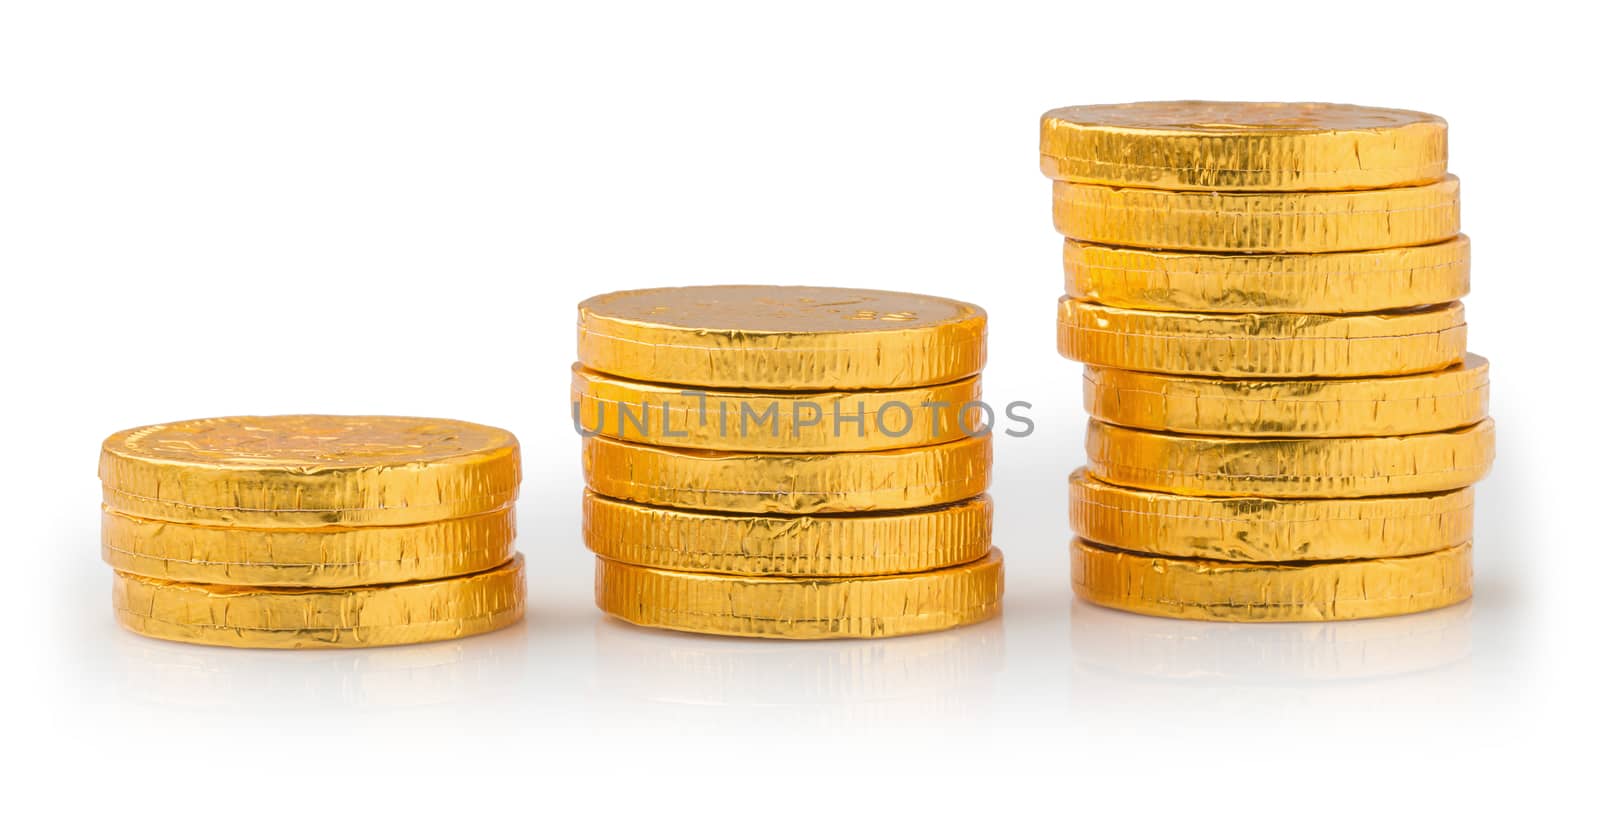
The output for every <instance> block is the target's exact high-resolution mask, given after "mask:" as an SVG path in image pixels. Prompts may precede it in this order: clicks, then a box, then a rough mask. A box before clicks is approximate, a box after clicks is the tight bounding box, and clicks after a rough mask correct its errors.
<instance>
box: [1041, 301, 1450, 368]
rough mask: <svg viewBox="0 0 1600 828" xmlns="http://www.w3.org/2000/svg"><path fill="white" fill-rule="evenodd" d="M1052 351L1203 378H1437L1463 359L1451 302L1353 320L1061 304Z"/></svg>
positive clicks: (1096, 361)
mask: <svg viewBox="0 0 1600 828" xmlns="http://www.w3.org/2000/svg"><path fill="white" fill-rule="evenodd" d="M1056 344H1057V348H1058V350H1060V352H1061V355H1062V356H1065V357H1066V358H1067V359H1072V360H1077V361H1078V362H1085V363H1088V364H1090V365H1104V366H1107V367H1111V368H1124V369H1127V370H1130V371H1150V372H1153V373H1160V374H1190V375H1196V376H1211V377H1368V376H1387V375H1395V374H1417V373H1422V372H1425V371H1437V370H1439V369H1441V368H1446V367H1449V366H1451V365H1454V364H1455V363H1457V362H1460V361H1461V360H1462V358H1463V357H1464V356H1465V355H1466V352H1467V323H1466V311H1465V309H1464V308H1462V306H1461V303H1460V302H1451V303H1450V304H1448V305H1437V306H1434V307H1431V308H1423V309H1419V310H1416V311H1408V312H1400V313H1376V314H1361V315H1350V316H1340V315H1326V314H1309V313H1173V312H1169V311H1147V310H1128V309H1126V308H1110V307H1106V306H1104V305H1093V304H1089V303H1087V302H1079V301H1078V300H1076V299H1070V298H1063V299H1062V300H1061V303H1060V305H1059V308H1058V316H1057V334H1056Z"/></svg>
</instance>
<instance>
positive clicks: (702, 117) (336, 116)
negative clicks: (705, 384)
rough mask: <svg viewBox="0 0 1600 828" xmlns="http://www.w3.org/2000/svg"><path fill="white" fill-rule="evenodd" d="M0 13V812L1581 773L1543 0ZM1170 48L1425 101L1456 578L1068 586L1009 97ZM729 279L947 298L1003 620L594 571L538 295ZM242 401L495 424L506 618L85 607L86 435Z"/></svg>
mask: <svg viewBox="0 0 1600 828" xmlns="http://www.w3.org/2000/svg"><path fill="white" fill-rule="evenodd" d="M3 8H4V11H3V12H0V274H3V276H4V287H3V296H4V305H3V307H4V309H5V313H4V321H3V328H0V336H3V337H4V341H3V347H4V366H5V376H4V387H5V389H6V397H7V400H6V405H5V411H4V417H5V423H4V424H5V429H4V435H5V446H4V449H3V455H0V456H3V458H4V460H5V462H4V464H3V467H0V481H3V483H0V485H3V487H4V490H3V495H4V499H3V502H4V504H5V509H6V517H7V520H6V522H5V524H4V525H5V544H4V553H5V559H6V561H7V564H6V569H5V573H6V577H7V580H6V581H5V582H4V584H3V587H0V589H3V593H0V594H3V596H4V597H3V600H0V606H3V607H4V609H3V612H4V617H5V621H6V624H5V628H4V629H5V631H6V642H5V647H6V648H7V651H8V652H9V653H11V655H9V656H7V666H6V668H5V669H6V673H5V676H6V678H5V681H4V682H3V685H0V686H3V690H0V695H3V702H4V708H3V709H4V715H5V739H4V742H3V745H4V749H3V750H0V761H3V762H5V763H8V764H10V765H12V766H13V767H12V768H10V769H9V770H8V771H7V772H6V773H5V776H6V778H7V779H8V782H9V783H10V784H8V785H7V787H8V788H11V790H12V791H13V795H12V796H10V797H8V798H6V799H5V800H4V802H3V803H0V808H6V809H18V810H21V811H24V812H26V811H30V810H32V811H33V812H34V813H35V814H36V815H44V816H49V815H58V814H65V813H72V814H85V815H90V816H100V817H105V818H110V819H115V820H116V821H117V822H118V823H125V824H143V823H152V824H155V823H168V824H170V823H173V822H177V823H180V824H184V823H201V822H205V823H211V824H216V823H219V822H222V821H224V820H225V821H226V822H228V823H230V824H235V823H239V824H247V823H255V822H268V823H272V824H277V825H285V824H301V823H304V824H323V823H324V822H326V821H327V820H330V819H332V818H335V817H339V818H349V819H362V820H363V823H362V824H377V820H380V819H389V820H391V821H400V822H405V823H413V822H416V823H420V822H425V821H426V822H433V823H435V824H438V823H440V822H441V821H443V820H449V821H450V823H451V824H455V825H464V824H472V822H473V821H477V822H478V823H479V824H485V825H489V824H505V823H507V822H510V821H513V820H515V821H518V822H522V821H527V822H534V821H537V820H541V819H544V820H549V819H560V820H563V822H565V823H566V824H571V823H572V822H576V821H577V820H580V819H599V820H604V821H611V820H614V819H616V818H620V817H622V816H624V815H639V816H641V817H642V818H647V819H649V820H650V821H651V822H652V823H654V822H657V821H659V822H666V823H669V824H671V823H676V822H680V821H709V820H708V819H707V818H708V817H710V816H711V815H713V814H717V815H720V816H722V817H723V818H722V819H719V820H718V821H722V822H731V821H732V820H739V821H740V822H743V823H745V824H767V823H773V822H789V821H805V822H808V823H810V824H832V823H833V822H835V821H837V822H843V823H853V822H857V821H861V820H863V819H865V818H868V817H871V818H874V819H875V820H876V821H879V822H880V823H882V822H887V821H888V820H891V819H892V820H895V821H896V823H904V824H910V823H913V822H916V823H920V822H948V821H956V820H966V821H971V820H977V819H983V820H985V821H986V822H995V821H1003V822H1007V823H1015V822H1019V821H1020V820H1021V819H1022V818H1028V819H1039V820H1049V821H1051V822H1067V821H1073V822H1078V823H1080V824H1090V823H1089V821H1090V820H1101V819H1115V820H1116V822H1117V823H1126V822H1135V823H1143V822H1150V821H1153V820H1155V819H1157V818H1173V819H1181V820H1183V821H1186V822H1188V821H1193V822H1213V821H1216V822H1229V823H1243V824H1275V823H1284V822H1293V823H1315V822H1338V823H1340V824H1349V823H1352V822H1354V823H1357V824H1360V823H1366V822H1375V823H1383V822H1389V821H1393V820H1398V819H1402V818H1415V819H1421V818H1426V819H1427V820H1428V821H1429V823H1437V822H1440V821H1442V820H1444V819H1445V818H1448V817H1452V816H1458V815H1459V816H1469V817H1476V818H1478V819H1485V818H1488V817H1493V816H1499V815H1522V816H1527V815H1528V814H1530V813H1536V812H1540V811H1546V810H1550V809H1554V808H1556V807H1558V806H1560V805H1562V804H1567V803H1570V801H1571V800H1572V799H1573V798H1574V797H1577V796H1580V795H1584V794H1586V793H1587V788H1589V787H1590V786H1591V785H1592V783H1591V776H1592V771H1593V766H1592V758H1585V757H1587V756H1588V753H1589V751H1590V749H1591V741H1592V739H1593V738H1594V737H1595V736H1596V735H1597V734H1596V730H1595V724H1596V722H1595V718H1594V713H1593V710H1594V704H1593V699H1594V693H1595V681H1596V678H1597V676H1596V668H1595V663H1594V660H1595V656H1596V647H1595V642H1594V637H1593V626H1592V619H1593V618H1595V610H1594V606H1595V600H1596V596H1595V584H1596V580H1595V576H1594V574H1593V573H1594V567H1595V562H1594V554H1595V553H1596V549H1595V539H1594V533H1593V531H1592V530H1591V529H1590V527H1591V526H1592V525H1593V519H1592V515H1593V513H1594V511H1595V509H1594V498H1595V489H1594V485H1593V483H1594V480H1595V471H1594V470H1595V467H1596V462H1597V459H1600V458H1597V457H1596V452H1595V450H1594V444H1593V442H1592V440H1593V439H1594V437H1593V435H1594V433H1595V432H1594V430H1593V427H1592V425H1591V423H1590V413H1591V412H1592V411H1593V410H1594V408H1593V404H1594V402H1593V401H1594V396H1593V393H1592V391H1591V387H1590V382H1589V377H1588V374H1587V371H1586V370H1585V369H1586V368H1587V365H1588V360H1589V349H1588V348H1587V347H1585V345H1586V343H1587V342H1589V341H1591V337H1592V336H1593V333H1594V329H1595V326H1596V324H1595V322H1594V321H1593V320H1594V317H1593V315H1592V308H1593V307H1594V305H1595V301H1596V299H1597V298H1600V297H1597V296H1596V293H1597V289H1596V280H1597V277H1600V274H1597V273H1596V272H1595V266H1594V262H1595V256H1594V253H1593V249H1594V248H1593V245H1594V244H1596V238H1595V233H1594V232H1593V228H1594V226H1595V201H1594V190H1593V187H1594V177H1593V174H1592V173H1593V169H1592V167H1593V163H1594V158H1595V149H1594V147H1593V146H1592V145H1593V142H1594V140H1595V138H1596V136H1597V135H1600V124H1597V123H1596V115H1595V112H1596V110H1595V107H1594V105H1593V104H1592V102H1591V100H1590V93H1591V92H1592V88H1591V87H1592V84H1593V80H1594V76H1593V72H1592V70H1593V44H1592V43H1591V42H1590V41H1589V40H1588V34H1589V32H1588V29H1587V27H1586V26H1585V25H1584V24H1582V23H1581V22H1579V21H1577V20H1574V19H1567V18H1564V17H1562V16H1560V15H1559V14H1557V13H1555V12H1553V11H1551V10H1548V9H1541V8H1540V7H1539V6H1538V4H1534V3H1518V4H1514V5H1510V6H1490V5H1482V4H1467V3H1452V4H1441V5H1439V6H1436V7H1421V6H1419V7H1416V8H1412V7H1409V6H1407V5H1405V4H1402V3H1395V2H1383V3H1360V2H1344V3H1337V4H1334V3H1288V2H1284V3H1262V4H1250V3H1228V4H1203V3H1193V2H1189V3H1157V2H1143V3H1114V2H1106V3H1097V4H1072V3H1050V4H1039V5H1037V6H1022V5H1017V6H1007V5H996V4H960V5H953V6H944V5H943V4H928V3H919V4H907V5H904V6H898V7H891V6H882V7H879V6H868V5H865V4H855V3H845V4H833V3H818V2H812V3H804V4H794V5H792V6H776V7H763V6H760V5H758V4H727V5H724V6H715V7H714V6H703V7H702V6H694V7H690V6H688V5H685V4H637V5H631V4H616V3H604V4H601V3H595V4H577V3H574V4H561V5H557V4H536V3H523V4H517V3H504V4H496V3H436V4H434V3H410V2H387V3H370V4H363V3H345V2H307V3H302V2H277V3H249V4H237V3H221V2H195V3H164V2H161V3H106V4H99V5H96V4H86V3H74V2H53V3H7V4H5V5H4V7H3ZM1478 8H1482V9H1484V11H1476V10H1475V9H1478ZM1181 97H1204V98H1217V99H1261V100H1273V99H1277V100H1333V101H1344V102H1357V103H1368V104H1374V105H1385V106H1398V107H1408V108H1417V109H1424V110H1428V111H1432V112H1437V113H1439V114H1442V115H1444V116H1445V117H1447V118H1448V119H1449V121H1450V124H1451V132H1450V144H1451V163H1450V166H1451V170H1452V171H1453V172H1455V173H1456V174H1458V175H1459V176H1460V177H1461V179H1462V182H1463V199H1464V210H1463V215H1464V223H1465V229H1466V231H1467V232H1468V233H1470V234H1471V235H1472V238H1473V253H1474V268H1473V270H1474V290H1473V294H1472V296H1471V298H1470V299H1469V301H1468V311H1469V319H1470V325H1471V347H1472V349H1473V350H1474V351H1476V352H1479V353H1482V354H1485V355H1486V356H1488V357H1489V358H1490V360H1491V362H1492V364H1493V372H1492V373H1493V382H1494V400H1495V401H1494V413H1495V416H1496V419H1497V420H1498V423H1499V461H1498V464H1497V467H1496V469H1495V471H1494V473H1493V476H1492V477H1491V478H1490V479H1489V480H1488V481H1487V482H1486V483H1484V484H1483V486H1482V488H1481V490H1480V492H1479V496H1478V502H1479V504H1480V506H1479V514H1478V529H1477V535H1478V546H1477V558H1478V569H1479V576H1478V581H1477V587H1478V597H1477V598H1476V599H1475V600H1474V601H1473V602H1472V603H1471V604H1469V605H1465V606H1462V607H1459V608H1456V609H1453V610H1449V611H1445V612H1440V613H1432V614H1427V615H1422V616H1416V617H1412V618H1404V619H1392V620H1385V621H1377V622H1371V623H1348V624H1341V625H1286V626H1285V625H1278V626H1230V625H1208V624H1201V623H1179V622H1165V621H1160V620H1153V619H1146V618H1140V617H1137V616H1131V615H1123V614H1118V613H1113V612H1107V611H1102V610H1098V609H1095V608H1093V607H1089V606H1085V605H1082V604H1079V603H1075V602H1074V601H1073V599H1072V597H1071V594H1070V592H1069V589H1068V584H1067V567H1066V539H1067V529H1066V510H1065V503H1066V494H1065V480H1066V474H1067V472H1068V470H1069V469H1071V468H1072V467H1074V466H1076V465H1078V464H1079V463H1080V462H1081V460H1082V448H1081V440H1082V432H1083V423H1084V416H1083V414H1082V413H1081V411H1080V408H1079V392H1078V379H1077V376H1078V369H1077V366H1075V365H1073V364H1070V363H1068V362H1066V361H1065V360H1063V359H1061V358H1060V357H1059V356H1057V355H1056V353H1055V350H1054V343H1053V337H1054V321H1053V320H1054V315H1055V299H1056V296H1057V295H1058V294H1059V293H1060V291H1061V275H1060V264H1059V244H1060V242H1059V240H1058V239H1057V237H1056V236H1055V235H1054V234H1053V232H1052V230H1051V226H1050V216H1049V187H1048V184H1047V182H1046V181H1045V179H1044V178H1042V177H1041V176H1040V175H1039V173H1038V170H1037V166H1036V163H1037V162H1036V147H1037V144H1036V141H1037V133H1036V130H1037V118H1038V116H1039V114H1040V113H1041V112H1043V111H1044V110H1046V109H1048V108H1051V107H1055V106H1062V105H1066V104H1071V103H1094V102H1113V101H1121V100H1140V99H1169V98H1181ZM727 282H770V283H811V284H839V285H853V286H871V287H880V288H892V289H904V290H913V291H921V292H928V293H936V294H944V295H949V296H954V297H959V298H962V299H967V300H971V301H974V302H977V303H979V304H982V305H984V306H985V307H986V308H987V309H988V311H989V313H990V316H991V319H992V332H991V337H990V341H991V357H990V367H989V369H988V372H987V374H986V390H987V393H988V396H989V397H990V399H991V400H1009V399H1016V398H1024V399H1028V400H1031V401H1033V402H1034V403H1035V406H1036V408H1035V414H1036V418H1037V420H1038V421H1039V430H1038V432H1037V433H1036V434H1035V435H1034V436H1033V437H1031V438H1029V439H1026V440H1015V439H1003V438H1002V439H1001V440H1000V441H999V445H998V457H997V461H996V470H995V471H996V477H997V483H996V485H995V488H994V494H995V496H996V499H997V502H998V508H999V523H998V528H997V530H996V534H997V541H998V543H999V544H1000V545H1001V546H1002V547H1003V548H1004V549H1005V551H1006V553H1007V564H1008V570H1009V572H1008V574H1009V592H1008V595H1007V599H1006V603H1007V607H1006V613H1005V616H1004V618H1003V620H1001V621H998V622H995V623H991V624H987V625H983V626H979V627H975V628H970V629H966V630H961V631H956V632H952V633H948V634H938V635H929V636H922V637H914V638H906V639H898V640H889V641H880V642H848V643H815V644H812V643H791V642H746V641H733V640H720V639H707V638H701V637H693V636H681V635H670V634H661V633H654V632H649V631H643V630H637V629H633V628H629V627H626V626H623V625H621V624H618V623H615V622H611V621H608V620H605V619H603V618H602V617H601V616H600V615H599V614H598V613H597V612H595V611H594V609H593V608H592V605H591V603H590V588H591V585H590V573H591V564H590V559H589V556H588V555H587V553H586V552H585V551H584V549H583V548H582V546H581V544H580V542H579V537H578V525H579V516H578V492H579V488H580V482H579V467H578V444H577V439H576V438H575V436H574V435H573V434H572V432H571V430H570V428H569V426H568V423H567V420H566V399H567V385H568V364H569V362H570V359H571V357H572V352H573V318H574V305H575V303H576V302H577V301H578V300H580V299H582V298H583V297H585V296H587V295H590V294H593V293H600V292H605V291H611V290H618V289H623V288H634V287H644V286H652V285H669V284H692V283H727ZM288 412H342V413H405V414H419V415H439V416H448V417H457V418H463V419H470V420H476V421H481V422H485V423H492V424H496V425H501V426H505V427H507V428H510V429H512V430H514V431H515V432H516V433H517V434H518V435H519V436H520V438H521V440H522V442H523V447H524V452H525V458H526V469H527V474H526V477H527V480H526V483H525V486H524V488H523V493H522V499H521V540H520V546H521V549H522V551H523V552H524V553H525V554H526V556H527V558H528V562H529V579H530V588H531V601H532V610H531V613H530V617H529V619H528V621H527V623H526V624H524V625H522V626H520V627H518V628H516V629H514V630H510V631H506V632H504V633H500V634H495V635H491V636H486V637H483V638H479V639H473V640H467V641H461V642H453V643H444V644H438V645H430V646H419V647H411V648H397V649H390V650H376V651H358V652H306V653H293V652H290V653H280V652H248V651H228V650H221V649H210V648H203V647H189V646H180V645H172V644H165V643H162V642H155V641H148V640H143V639H140V638H137V637H135V636H133V635H130V634H127V633H124V632H122V631H120V630H119V629H118V628H117V627H116V626H115V625H114V623H113V621H112V618H111V614H110V608H109V591H110V574H109V572H108V571H107V570H106V568H105V567H104V565H103V564H101V563H100V561H99V558H98V550H97V502H98V483H97V481H96V479H95V459H96V452H97V449H98V445H99V441H100V439H101V438H102V437H104V436H105V435H106V434H108V433H110V432H112V431H115V430H118V429H121V428H125V427H130V426H134V425H140V424H145V423H152V422H161V421H167V420H174V419H184V418H191V417H201V416H210V415H221V414H241V413H249V414H257V413H262V414H265V413H288ZM1584 766H1587V769H1586V770H1585V767H1584ZM16 794H20V796H18V795H16ZM289 820H293V823H291V822H289ZM558 824H560V823H558Z"/></svg>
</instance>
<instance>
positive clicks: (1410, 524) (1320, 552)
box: [1071, 469, 1472, 561]
mask: <svg viewBox="0 0 1600 828" xmlns="http://www.w3.org/2000/svg"><path fill="white" fill-rule="evenodd" d="M1071 487H1072V489H1071V493H1072V497H1071V503H1072V508H1071V514H1072V531H1073V532H1074V533H1076V534H1077V535H1078V536H1080V537H1082V538H1083V539H1084V540H1087V541H1090V542H1093V543H1097V544H1101V545H1104V546H1111V547H1115V548H1117V549H1126V550H1129V551H1131V552H1138V553H1141V554H1145V555H1161V556H1166V557H1173V558H1209V559H1212V560H1224V561H1316V560H1337V559H1352V558H1388V557H1398V556H1403V555H1420V554H1422V553H1424V552H1435V551H1438V550H1440V549H1447V548H1449V547H1452V546H1460V545H1461V544H1464V543H1467V542H1469V541H1471V540H1472V489H1470V488H1466V489H1456V490H1455V491H1450V492H1438V493H1429V494H1422V495H1414V496H1410V497H1360V498H1345V499H1311V500H1295V499H1284V498H1270V497H1199V496H1195V495H1175V494H1166V493H1163V492H1150V491H1144V490H1141V489H1127V488H1123V487H1121V486H1113V485H1111V484H1110V483H1103V482H1101V481H1099V480H1096V479H1094V478H1093V477H1091V476H1089V475H1088V474H1087V473H1086V472H1085V471H1084V470H1083V469H1079V470H1077V471H1075V472H1073V473H1072V481H1071Z"/></svg>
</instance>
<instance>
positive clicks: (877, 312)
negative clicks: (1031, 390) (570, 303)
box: [578, 285, 986, 390]
mask: <svg viewBox="0 0 1600 828" xmlns="http://www.w3.org/2000/svg"><path fill="white" fill-rule="evenodd" d="M985 323H986V318H985V315H984V312H983V309H982V308H980V307H978V306H976V305H969V304H967V303H965V302H957V301H955V300H952V299H941V298H939V297H936V296H921V295H918V294H915V293H893V292H890V291H882V290H858V289H855V288H816V287H773V286H761V285H720V286H713V287H678V288H654V289H650V290H630V291H623V292H621V293H608V294H605V295H603V296H595V297H592V298H589V299H585V300H584V301H583V302H581V303H579V305H578V360H579V361H580V362H582V363H583V364H584V365H585V366H587V367H589V368H590V369H592V370H595V371H599V372H601V373H604V374H611V375H612V376H618V377H628V378H630V379H637V380H643V381H645V382H656V383H666V384H672V385H686V386H693V387H701V388H743V389H749V388H760V389H781V390H847V389H853V388H874V389H883V388H912V387H916V386H922V385H939V384H942V383H947V382H952V381H954V380H958V379H962V378H964V377H970V376H972V375H974V374H976V373H978V372H979V371H980V370H982V369H983V361H984V333H985Z"/></svg>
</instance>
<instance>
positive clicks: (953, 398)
mask: <svg viewBox="0 0 1600 828" xmlns="http://www.w3.org/2000/svg"><path fill="white" fill-rule="evenodd" d="M981 399H982V390H981V384H980V382H979V380H978V377H976V376H973V377H968V378H966V379H961V380H956V381H955V382H949V383H945V384H943V385H929V386H923V387H920V388H897V389H887V390H882V391H874V390H868V391H766V392H762V391H729V390H717V389H702V388H684V387H681V386H676V385H653V384H650V383H643V382H639V381H637V380H628V379H622V378H621V377H612V376H608V375H606V374H601V373H597V372H594V371H590V370H588V369H586V368H584V367H583V366H581V365H577V366H573V369H572V406H573V417H574V424H575V425H576V426H577V427H578V428H579V429H581V430H582V431H583V432H584V433H593V434H599V435H601V436H605V437H613V438H616V439H618V440H631V441H633V442H637V443H647V444H649V445H653V446H665V447H669V448H693V449H713V450H721V451H770V452H818V451H879V450H883V449H897V448H913V447H916V446H926V445H931V444H933V443H942V442H947V441H949V440H957V439H960V438H961V437H963V436H965V435H966V434H968V433H976V432H977V431H978V429H980V428H982V427H983V424H984V423H983V420H984V417H985V416H986V414H985V412H984V410H983V408H982V407H981V402H980V400H981Z"/></svg>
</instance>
